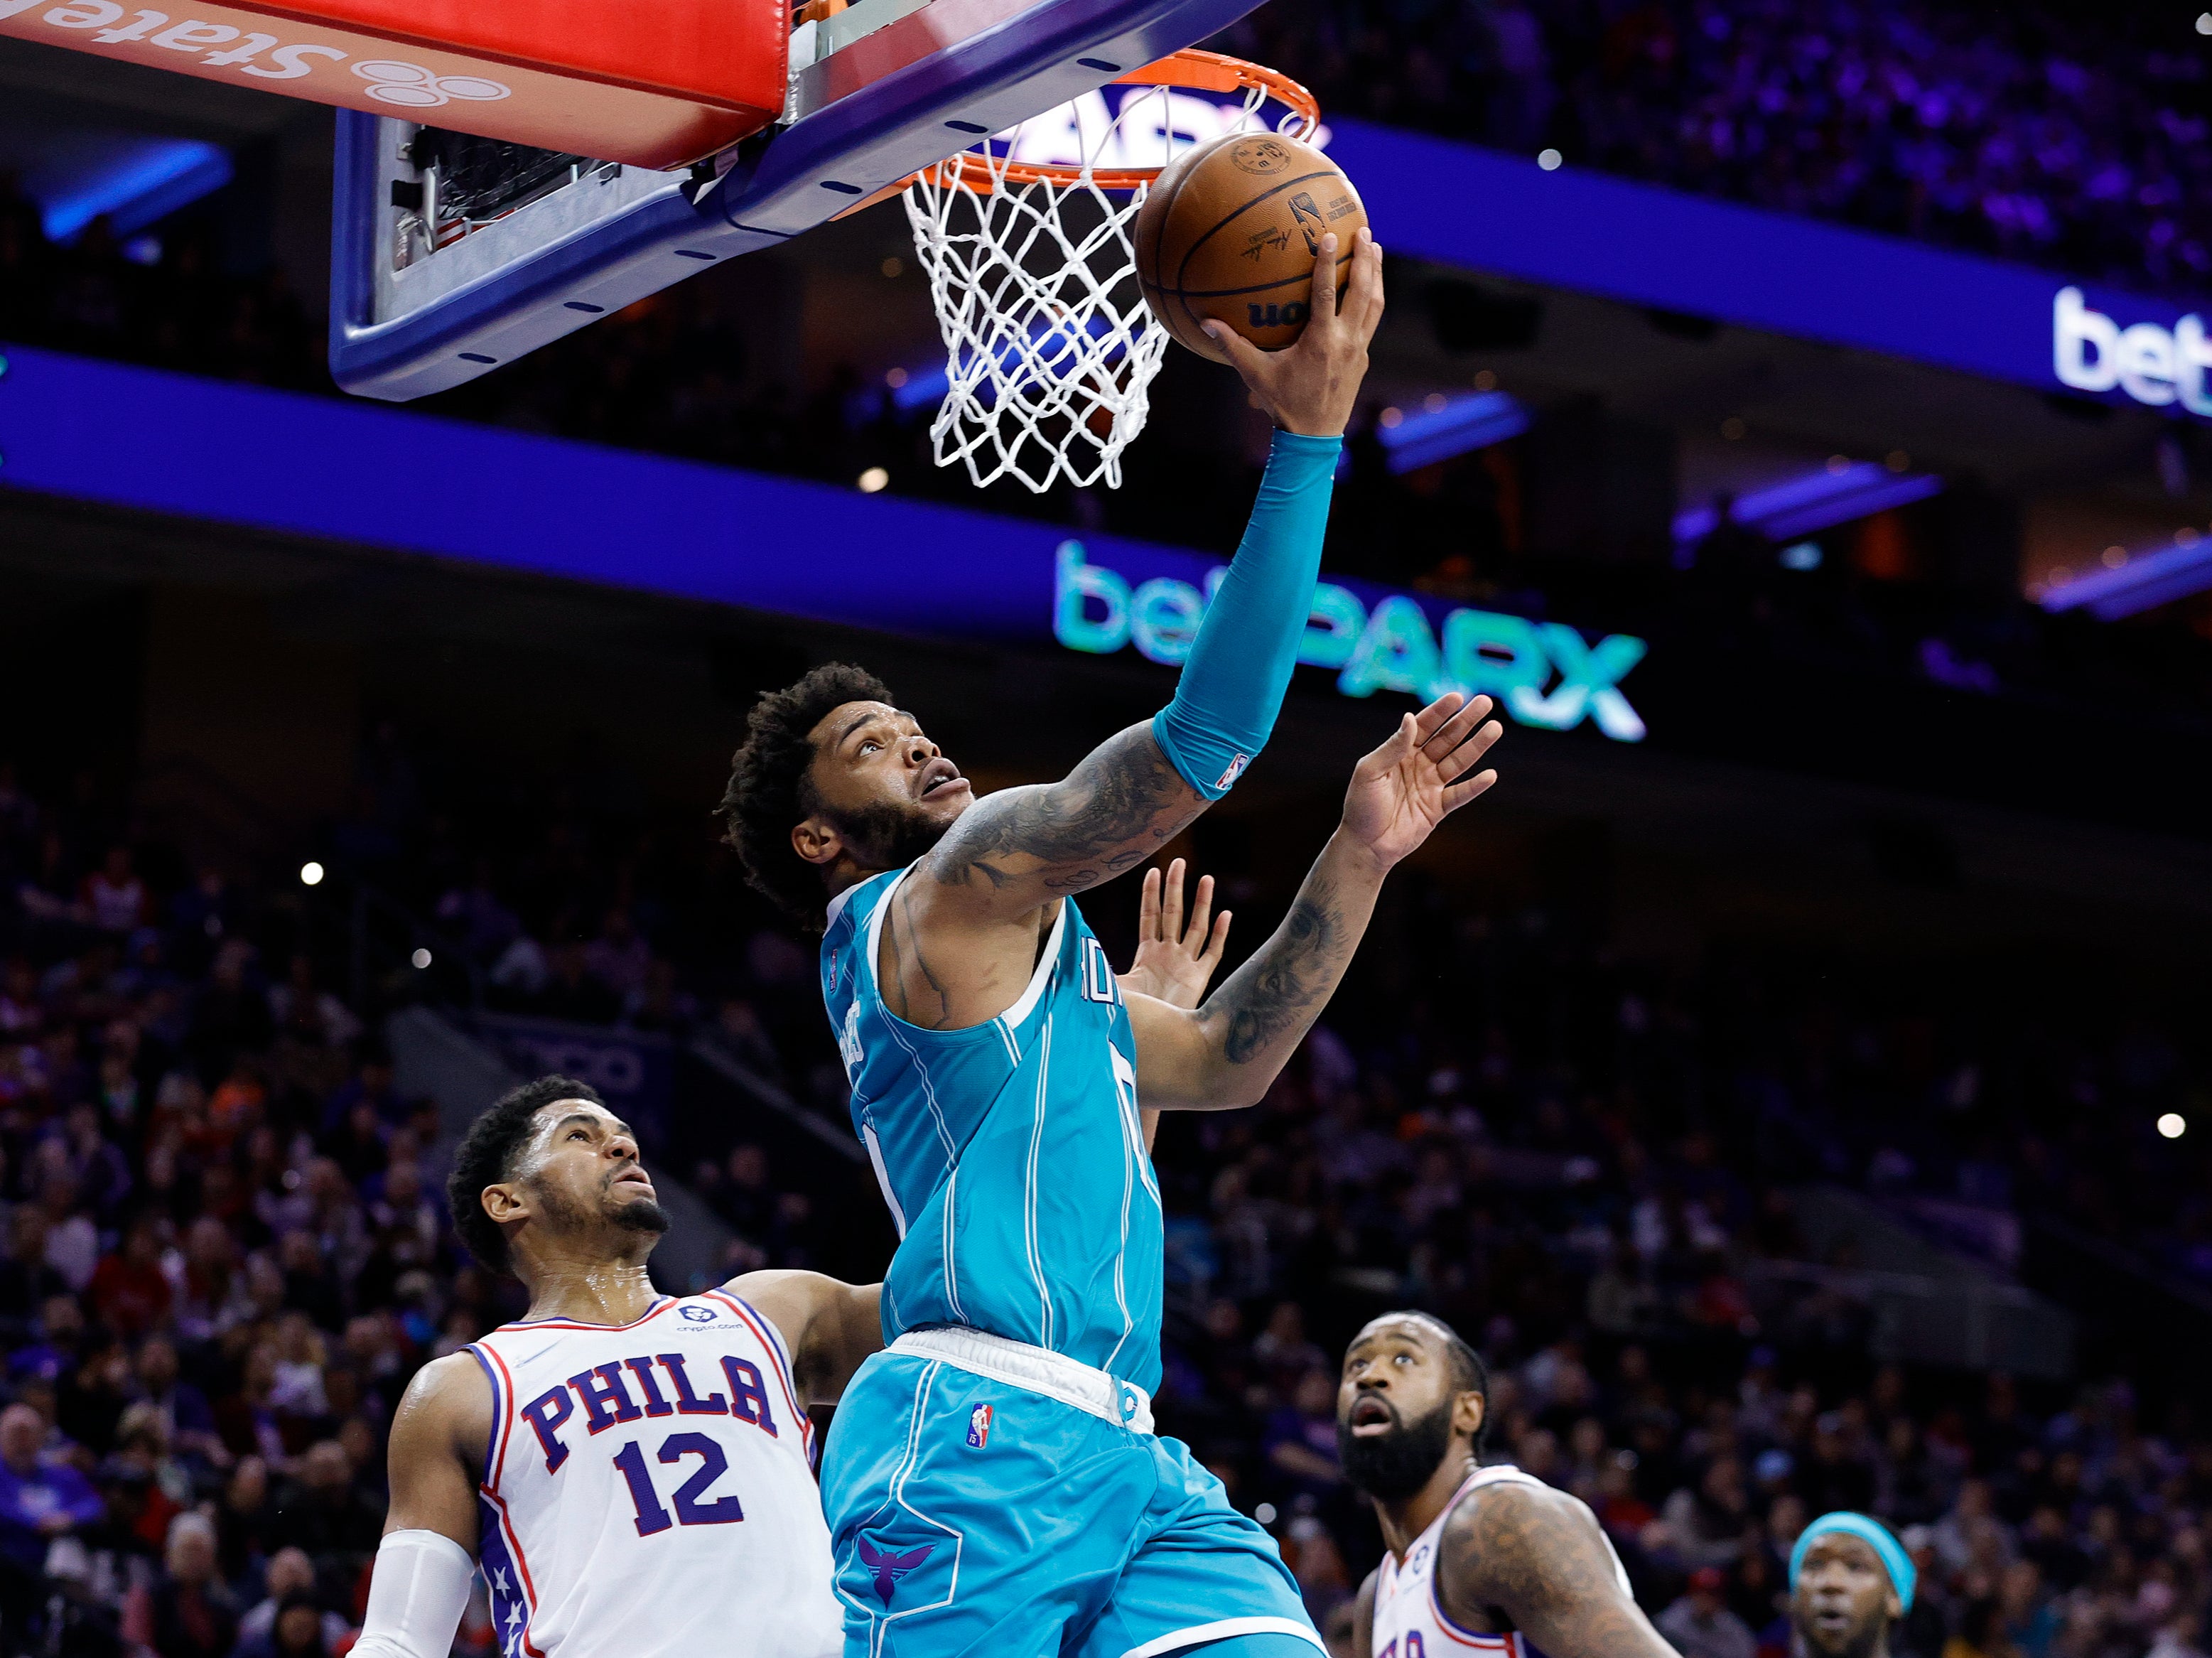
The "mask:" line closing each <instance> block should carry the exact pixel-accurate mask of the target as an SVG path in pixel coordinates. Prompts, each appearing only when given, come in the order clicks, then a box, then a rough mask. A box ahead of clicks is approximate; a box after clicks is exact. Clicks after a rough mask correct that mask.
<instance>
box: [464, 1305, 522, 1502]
mask: <svg viewBox="0 0 2212 1658" xmlns="http://www.w3.org/2000/svg"><path fill="white" fill-rule="evenodd" d="M465 1351H466V1352H467V1353H468V1355H469V1356H470V1357H471V1358H473V1359H475V1360H476V1362H477V1368H478V1369H479V1370H483V1373H484V1380H485V1381H487V1382H490V1383H491V1412H492V1414H491V1433H490V1435H489V1437H487V1438H486V1439H485V1441H484V1454H483V1488H484V1490H486V1491H497V1490H498V1489H499V1477H500V1475H501V1474H502V1473H505V1472H506V1471H507V1428H508V1426H509V1425H510V1424H512V1423H513V1420H514V1411H513V1406H514V1388H513V1386H512V1385H511V1384H508V1383H507V1382H503V1381H502V1380H501V1371H502V1370H505V1369H506V1368H507V1367H506V1366H505V1365H504V1364H501V1363H495V1360H496V1359H497V1357H498V1356H497V1355H496V1354H495V1353H494V1352H493V1351H491V1349H490V1348H489V1347H486V1346H484V1345H483V1344H482V1343H480V1342H474V1341H471V1343H469V1345H468V1346H467V1348H466V1349H465Z"/></svg>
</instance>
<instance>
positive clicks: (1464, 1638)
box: [1429, 1567, 1513, 1652]
mask: <svg viewBox="0 0 2212 1658" xmlns="http://www.w3.org/2000/svg"><path fill="white" fill-rule="evenodd" d="M1429 1610H1430V1611H1431V1612H1434V1613H1436V1615H1437V1628H1439V1629H1441V1630H1442V1631H1443V1632H1444V1633H1445V1634H1447V1635H1449V1636H1450V1637H1452V1639H1453V1640H1455V1641H1457V1642H1460V1643H1462V1644H1464V1645H1467V1646H1470V1647H1479V1648H1480V1649H1482V1650H1484V1651H1486V1652H1505V1651H1509V1650H1510V1649H1511V1648H1512V1645H1513V1631H1511V1630H1506V1631H1498V1630H1471V1629H1468V1628H1466V1627H1464V1626H1463V1625H1459V1624H1455V1623H1454V1622H1453V1621H1452V1616H1451V1614H1450V1613H1449V1612H1446V1611H1445V1610H1444V1601H1443V1596H1442V1595H1441V1594H1437V1571H1436V1569H1435V1568H1434V1567H1431V1568H1430V1570H1429Z"/></svg>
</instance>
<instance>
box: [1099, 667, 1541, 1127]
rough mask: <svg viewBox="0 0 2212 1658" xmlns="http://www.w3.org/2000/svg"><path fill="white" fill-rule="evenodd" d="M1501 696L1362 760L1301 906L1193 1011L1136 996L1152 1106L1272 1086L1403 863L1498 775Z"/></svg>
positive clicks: (1438, 705)
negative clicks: (1490, 762)
mask: <svg viewBox="0 0 2212 1658" xmlns="http://www.w3.org/2000/svg"><path fill="white" fill-rule="evenodd" d="M1490 706H1491V705H1490V699H1489V698H1488V697H1486V696H1478V697H1476V698H1475V699H1474V701H1472V702H1467V703H1464V704H1462V701H1461V699H1460V697H1459V695H1458V694H1457V693H1456V692H1454V693H1452V694H1451V695H1447V696H1445V697H1443V698H1442V699H1440V700H1439V701H1435V702H1432V703H1431V704H1430V705H1429V706H1428V707H1427V708H1424V709H1422V710H1421V711H1420V713H1419V714H1407V716H1406V717H1405V718H1404V720H1401V721H1400V722H1399V726H1398V730H1397V732H1395V734H1394V735H1393V736H1392V737H1391V738H1390V740H1389V742H1387V743H1385V744H1383V746H1382V747H1381V748H1379V749H1376V750H1375V751H1374V752H1373V753H1372V754H1370V755H1369V756H1367V757H1366V758H1365V759H1364V760H1362V761H1361V762H1359V764H1358V767H1356V768H1354V769H1353V771H1352V785H1351V786H1350V787H1349V788H1348V789H1346V791H1345V796H1344V818H1343V821H1342V822H1341V823H1339V824H1338V825H1337V829H1336V833H1335V834H1334V835H1331V836H1330V837H1329V841H1328V846H1327V847H1325V848H1323V849H1322V854H1321V857H1320V858H1319V859H1317V860H1316V862H1315V864H1314V866H1313V868H1312V869H1311V870H1310V872H1308V873H1307V875H1306V879H1305V884H1304V886H1302V887H1300V888H1299V889H1298V896H1297V900H1296V902H1293V903H1292V904H1291V913H1290V914H1288V915H1286V916H1285V917H1284V918H1283V924H1282V925H1281V926H1279V927H1277V928H1276V929H1275V933H1274V936H1273V938H1269V939H1268V940H1267V943H1266V944H1262V945H1261V947H1260V949H1259V950H1258V952H1257V953H1256V954H1255V955H1254V956H1253V957H1252V959H1251V960H1250V961H1249V962H1247V963H1244V965H1243V967H1241V968H1239V969H1237V971H1236V972H1235V973H1233V974H1231V975H1230V976H1229V979H1228V981H1227V982H1225V984H1223V985H1222V987H1220V988H1219V989H1218V990H1217V991H1215V992H1214V993H1213V994H1212V995H1211V996H1209V997H1208V998H1207V999H1206V1000H1205V1002H1203V1003H1202V1004H1200V1006H1199V1007H1198V1008H1196V1009H1195V1010H1194V1011H1188V1012H1185V1011H1182V1010H1181V1009H1177V1008H1173V1007H1170V1006H1169V1005H1167V1004H1166V1003H1164V1002H1160V1001H1156V1000H1154V999H1152V998H1151V997H1148V996H1142V995H1134V994H1132V995H1128V996H1127V1002H1128V1005H1129V1017H1130V1021H1131V1023H1133V1025H1134V1026H1135V1028H1136V1034H1137V1093H1138V1096H1139V1098H1140V1099H1141V1100H1142V1101H1143V1102H1144V1103H1145V1104H1146V1106H1148V1107H1159V1108H1166V1109H1170V1110H1172V1109H1178V1108H1180V1109H1183V1110H1200V1111H1206V1110H1226V1109H1230V1108H1234V1107H1237V1106H1243V1105H1253V1104H1256V1103H1257V1102H1259V1099H1260V1097H1261V1096H1262V1095H1263V1094H1265V1093H1266V1092H1267V1087H1268V1084H1271V1083H1273V1081H1274V1079H1275V1077H1276V1074H1277V1073H1278V1072H1280V1071H1281V1070H1282V1068H1283V1066H1284V1065H1285V1063H1286V1062H1287V1061H1288V1060H1289V1059H1290V1057H1291V1054H1293V1053H1294V1052H1296V1051H1297V1045H1298V1043H1299V1042H1302V1041H1303V1040H1304V1037H1305V1034H1306V1032H1307V1030H1308V1029H1310V1028H1311V1026H1312V1024H1313V1022H1314V1021H1315V1020H1316V1018H1318V1017H1321V1011H1322V1008H1323V1007H1325V1006H1327V1005H1328V999H1329V998H1330V997H1331V996H1332V995H1334V993H1335V992H1336V987H1337V985H1338V984H1339V983H1340V981H1342V979H1343V977H1344V971H1345V969H1346V967H1348V966H1349V965H1350V964H1351V962H1352V951H1354V950H1357V949H1358V947H1359V940H1360V938H1361V937H1362V936H1363V935H1364V933H1365V932H1366V931H1367V923H1368V920H1369V918H1370V917H1371V916H1372V915H1373V914H1374V913H1375V898H1376V894H1377V893H1379V892H1380V891H1381V890H1383V877H1384V876H1385V875H1387V874H1389V872H1390V869H1391V867H1392V865H1395V864H1396V863H1397V862H1398V861H1399V860H1400V859H1403V858H1405V857H1406V856H1407V854H1409V853H1412V852H1413V850H1414V849H1415V848H1416V847H1419V846H1420V845H1421V843H1422V842H1423V841H1426V840H1427V839H1428V838H1429V835H1430V834H1431V831H1432V830H1434V829H1435V828H1436V826H1437V824H1438V823H1442V822H1443V820H1444V818H1445V817H1447V816H1449V814H1450V813H1452V812H1454V811H1458V810H1459V808H1460V807H1462V806H1463V805H1466V804H1467V803H1468V801H1470V800H1472V799H1474V798H1475V797H1476V796H1477V795H1479V794H1481V793H1483V792H1484V791H1486V789H1488V788H1489V787H1490V786H1491V785H1492V783H1495V782H1496V781H1497V780H1498V774H1497V773H1496V772H1494V771H1484V772H1480V773H1474V774H1473V775H1469V773H1471V772H1474V765H1475V763H1476V762H1478V761H1480V759H1481V758H1482V756H1483V755H1484V754H1485V753H1486V752H1487V751H1488V750H1489V748H1490V745H1491V744H1492V743H1494V742H1496V741H1497V740H1498V723H1497V721H1495V720H1489V721H1487V722H1486V721H1485V716H1486V715H1487V714H1489V712H1490Z"/></svg>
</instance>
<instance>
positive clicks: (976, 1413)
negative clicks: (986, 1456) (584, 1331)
mask: <svg viewBox="0 0 2212 1658" xmlns="http://www.w3.org/2000/svg"><path fill="white" fill-rule="evenodd" d="M990 1442H991V1407H990V1406H988V1405H977V1406H974V1407H973V1408H971V1409H970V1410H969V1412H968V1448H969V1449H970V1450H976V1451H980V1450H981V1449H982V1448H984V1447H985V1446H987V1445H988V1444H989V1443H990Z"/></svg>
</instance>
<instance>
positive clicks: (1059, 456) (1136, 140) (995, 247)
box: [905, 49, 1321, 495]
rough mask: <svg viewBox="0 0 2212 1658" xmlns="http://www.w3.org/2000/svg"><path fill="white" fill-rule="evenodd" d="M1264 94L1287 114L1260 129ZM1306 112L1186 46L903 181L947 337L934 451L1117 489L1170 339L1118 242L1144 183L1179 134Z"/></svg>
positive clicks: (943, 461)
mask: <svg viewBox="0 0 2212 1658" xmlns="http://www.w3.org/2000/svg"><path fill="white" fill-rule="evenodd" d="M1116 88H1122V89H1123V90H1120V91H1118V92H1117V91H1116ZM1193 94H1200V95H1197V96H1194V95H1193ZM1207 94H1210V95H1207ZM1240 97H1241V104H1240V103H1235V102H1225V101H1221V100H1225V99H1237V98H1240ZM1270 104H1274V105H1278V106H1281V108H1282V109H1283V111H1284V113H1283V114H1282V115H1281V116H1279V118H1277V119H1276V121H1275V122H1274V124H1273V127H1272V128H1271V127H1269V126H1268V125H1267V123H1266V122H1265V120H1264V119H1263V118H1262V112H1263V111H1264V110H1265V109H1266V108H1267V106H1268V105H1270ZM1320 125H1321V111H1320V107H1319V106H1317V105H1316V103H1315V101H1314V98H1313V94H1311V93H1310V92H1308V91H1307V90H1306V89H1305V88H1304V87H1302V86H1300V85H1299V84H1298V83H1297V82H1295V81H1293V80H1291V78H1290V77H1289V76H1284V75H1279V74H1277V73H1276V72H1275V71H1274V70H1271V69H1263V68H1261V66H1260V65H1258V64H1248V63H1245V62H1243V61H1242V60H1241V59H1238V58H1229V57H1225V56H1223V55H1222V54H1221V53H1219V52H1200V51H1197V50H1195V49H1193V50H1188V51H1183V52H1176V53H1175V54H1174V55H1172V56H1171V57H1168V58H1162V59H1161V60H1160V61H1159V62H1158V63H1156V64H1149V65H1147V66H1146V67H1145V68H1143V69H1139V70H1132V71H1130V72H1129V73H1128V74H1127V75H1124V76H1121V79H1120V80H1118V81H1116V82H1113V83H1112V85H1111V86H1109V87H1107V88H1102V89H1101V90H1100V91H1098V92H1093V93H1087V94H1085V95H1084V96H1083V97H1081V98H1079V99H1077V100H1075V101H1074V102H1073V103H1071V104H1066V105H1063V106H1060V108H1058V109H1054V110H1050V111H1048V112H1046V113H1044V114H1042V115H1040V116H1036V117H1035V118H1031V119H1030V120H1027V121H1024V122H1023V123H1022V124H1021V125H1019V126H1017V127H1014V128H1012V129H1010V130H1009V131H1006V132H1002V133H1000V134H998V135H997V136H995V137H991V138H987V139H986V140H984V141H982V142H981V143H977V144H976V145H975V146H974V147H973V148H971V149H966V150H963V151H962V152H961V153H960V154H959V155H955V156H952V157H951V159H950V160H947V161H940V162H939V163H938V164H937V165H936V166H935V167H929V168H927V169H925V170H924V171H922V172H921V173H916V174H915V176H914V177H913V178H911V179H908V180H907V183H906V189H905V201H906V212H907V218H908V222H910V223H911V224H912V225H913V227H914V243H915V253H916V255H917V256H918V257H919V258H920V259H921V265H922V269H923V270H926V271H927V273H928V275H929V293H930V299H931V301H932V303H933V305H934V306H935V307H936V310H937V321H938V326H939V331H941V332H942V333H943V335H944V337H945V377H946V380H947V382H948V386H947V390H946V392H945V401H944V403H943V404H941V405H940V406H939V409H938V411H937V415H936V418H935V419H933V421H932V422H930V428H929V435H930V441H931V444H932V446H933V450H934V452H935V454H936V458H937V464H938V465H940V466H950V465H952V464H953V463H955V462H956V461H957V462H959V463H961V464H963V465H965V466H966V467H967V469H968V475H969V477H970V478H972V479H973V480H974V481H975V484H976V486H977V487H978V488H979V489H980V488H981V487H982V486H983V485H985V484H987V483H994V482H995V481H997V480H998V479H1000V478H1001V477H1013V478H1018V479H1019V480H1020V481H1021V482H1022V483H1025V484H1027V485H1028V486H1029V487H1030V489H1033V490H1035V491H1036V492H1037V493H1038V494H1040V495H1042V493H1044V491H1045V490H1047V489H1050V488H1051V487H1052V485H1053V483H1054V482H1055V481H1056V480H1058V479H1060V478H1065V479H1066V481H1067V482H1068V483H1071V484H1073V485H1076V486H1079V487H1080V486H1082V485H1085V484H1091V483H1098V482H1100V481H1101V480H1103V482H1104V483H1105V484H1106V485H1107V487H1108V488H1109V489H1118V488H1119V487H1120V486H1121V451H1122V450H1123V449H1125V448H1127V446H1128V445H1129V443H1130V442H1131V440H1133V439H1134V438H1135V437H1136V435H1137V434H1139V432H1141V431H1143V430H1144V428H1145V418H1146V413H1147V412H1148V409H1149V405H1148V403H1147V401H1146V394H1147V392H1148V390H1149V388H1150V387H1151V385H1152V377H1153V375H1155V374H1158V372H1159V367H1160V360H1161V358H1162V357H1163V356H1164V355H1165V353H1166V350H1167V344H1168V334H1167V331H1166V330H1165V329H1164V328H1163V327H1162V326H1161V325H1160V324H1159V322H1158V319H1155V318H1154V317H1153V315H1152V312H1151V310H1150V309H1149V308H1148V307H1146V304H1145V301H1144V298H1143V296H1142V295H1141V294H1140V293H1139V291H1138V287H1137V279H1136V254H1135V250H1134V249H1133V247H1132V246H1131V244H1130V240H1129V230H1130V226H1131V224H1132V223H1133V222H1134V220H1135V218H1136V215H1137V210H1138V208H1139V207H1140V206H1141V205H1142V204H1143V203H1144V199H1145V193H1146V191H1147V190H1148V189H1149V188H1150V187H1151V185H1152V181H1153V180H1154V179H1157V178H1158V177H1159V174H1160V170H1161V169H1162V168H1163V167H1165V166H1166V165H1167V164H1168V161H1170V159H1171V158H1172V157H1173V155H1175V154H1176V152H1177V151H1178V150H1181V149H1187V148H1188V147H1189V146H1191V145H1192V144H1194V143H1200V142H1203V141H1205V140H1206V139H1209V138H1212V137H1218V136H1221V135H1223V134H1226V133H1229V132H1259V131H1281V132H1289V133H1291V134H1293V135H1294V136H1296V137H1301V138H1308V139H1310V138H1311V137H1313V135H1314V133H1315V132H1316V130H1317V129H1318V128H1319V126H1320Z"/></svg>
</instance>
